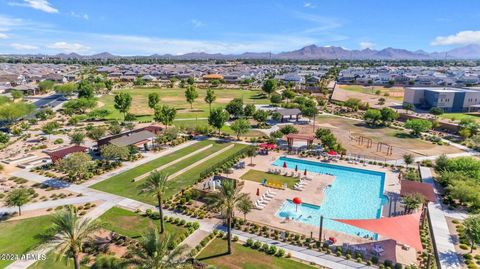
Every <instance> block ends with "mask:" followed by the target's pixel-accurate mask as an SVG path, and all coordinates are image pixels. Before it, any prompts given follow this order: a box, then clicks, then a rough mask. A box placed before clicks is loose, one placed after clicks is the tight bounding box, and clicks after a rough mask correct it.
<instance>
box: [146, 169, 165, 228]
mask: <svg viewBox="0 0 480 269" xmlns="http://www.w3.org/2000/svg"><path fill="white" fill-rule="evenodd" d="M167 180H168V175H167V174H165V173H163V172H158V171H153V172H152V173H150V175H149V176H148V178H147V180H146V181H145V182H144V183H143V184H141V185H140V186H139V188H140V193H141V194H150V195H153V196H155V197H156V198H157V203H158V213H159V214H160V233H161V234H163V232H164V231H165V227H164V224H163V209H162V197H163V195H164V194H165V188H166V187H167Z"/></svg>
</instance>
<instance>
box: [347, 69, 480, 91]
mask: <svg viewBox="0 0 480 269" xmlns="http://www.w3.org/2000/svg"><path fill="white" fill-rule="evenodd" d="M338 82H339V83H342V84H363V85H379V86H387V85H390V86H392V85H404V86H407V85H408V86H431V87H435V86H450V87H465V86H474V85H478V84H480V68H479V67H418V66H416V67H369V68H363V67H350V68H347V69H344V70H342V71H341V72H340V74H339V77H338Z"/></svg>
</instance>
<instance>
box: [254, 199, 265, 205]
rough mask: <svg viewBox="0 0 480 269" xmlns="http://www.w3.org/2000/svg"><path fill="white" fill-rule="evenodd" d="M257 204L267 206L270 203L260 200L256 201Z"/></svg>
mask: <svg viewBox="0 0 480 269" xmlns="http://www.w3.org/2000/svg"><path fill="white" fill-rule="evenodd" d="M255 203H258V204H259V205H267V203H268V202H267V201H265V200H262V199H261V198H260V199H258V200H257V201H255Z"/></svg>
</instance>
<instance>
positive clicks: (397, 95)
mask: <svg viewBox="0 0 480 269" xmlns="http://www.w3.org/2000/svg"><path fill="white" fill-rule="evenodd" d="M337 87H339V88H341V89H343V90H346V91H351V92H357V93H364V94H369V95H376V94H375V93H376V92H377V91H380V94H379V95H378V96H385V94H387V95H388V98H389V99H395V100H397V101H402V100H403V92H404V91H403V88H402V87H382V86H362V85H339V86H337Z"/></svg>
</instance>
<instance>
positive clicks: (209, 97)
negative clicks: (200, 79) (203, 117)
mask: <svg viewBox="0 0 480 269" xmlns="http://www.w3.org/2000/svg"><path fill="white" fill-rule="evenodd" d="M216 99H217V96H216V95H215V91H214V90H212V89H208V90H207V94H206V95H205V99H204V100H205V103H207V104H208V111H212V103H213V102H215V100H216Z"/></svg>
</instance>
